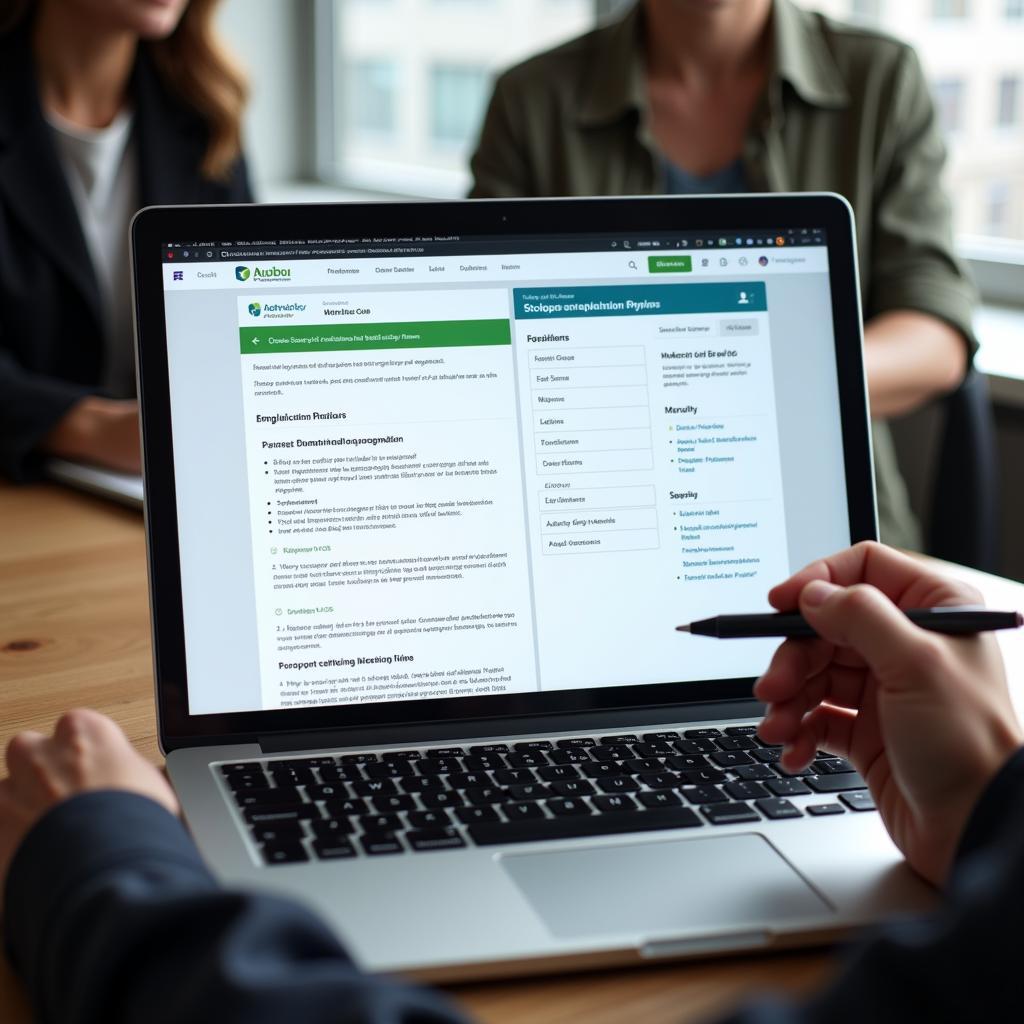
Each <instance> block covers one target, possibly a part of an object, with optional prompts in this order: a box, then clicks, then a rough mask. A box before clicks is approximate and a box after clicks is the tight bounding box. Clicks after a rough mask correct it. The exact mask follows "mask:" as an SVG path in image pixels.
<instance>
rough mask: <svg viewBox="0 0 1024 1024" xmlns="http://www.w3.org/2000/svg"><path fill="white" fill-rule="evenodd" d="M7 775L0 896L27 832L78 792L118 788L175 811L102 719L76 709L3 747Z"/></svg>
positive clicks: (159, 776)
mask: <svg viewBox="0 0 1024 1024" xmlns="http://www.w3.org/2000/svg"><path fill="white" fill-rule="evenodd" d="M7 772H8V777H7V778H5V779H3V780H0V892H2V891H3V882H4V880H5V879H6V877H7V869H8V868H9V867H10V864H11V858H12V857H13V856H14V851H15V850H16V849H17V848H18V845H19V844H20V843H21V841H22V839H24V838H25V836H26V835H27V833H28V831H29V829H30V828H31V827H32V826H33V825H34V824H35V823H36V822H37V821H38V820H39V819H40V818H41V817H42V816H43V815H44V814H45V813H46V812H47V811H48V810H49V809H50V808H51V807H53V806H54V805H55V804H58V803H60V802H61V801H62V800H66V799H67V798H68V797H72V796H75V795H76V794H78V793H86V792H88V791H90V790H97V789H123V790H128V791H130V792H132V793H141V794H142V795H143V796H148V797H149V798H150V799H151V800H155V801H156V802H157V803H158V804H161V805H162V806H164V807H166V808H167V809H168V810H169V811H170V812H171V813H172V814H177V813H178V812H179V807H178V798H177V797H176V796H175V795H174V790H173V789H171V787H170V784H169V783H168V781H167V779H166V778H165V777H164V775H163V773H162V772H161V771H160V769H159V768H157V767H156V766H154V765H152V764H150V763H149V762H148V761H147V760H146V759H145V758H144V757H143V756H142V755H141V754H140V753H139V752H138V751H137V750H136V749H135V748H134V747H133V746H132V745H131V743H129V742H128V737H127V736H125V734H124V733H123V732H122V731H121V730H120V728H119V727H118V726H117V725H115V724H114V723H113V722H112V721H111V720H110V719H109V718H107V717H106V716H105V715H101V714H99V712H97V711H89V710H86V709H80V710H75V711H69V712H68V713H67V714H65V715H62V716H61V717H60V718H59V719H58V720H57V724H56V726H55V727H54V730H53V736H52V737H47V736H43V735H42V733H38V732H22V733H19V734H18V735H17V736H15V737H14V739H12V740H11V742H10V743H9V744H8V745H7Z"/></svg>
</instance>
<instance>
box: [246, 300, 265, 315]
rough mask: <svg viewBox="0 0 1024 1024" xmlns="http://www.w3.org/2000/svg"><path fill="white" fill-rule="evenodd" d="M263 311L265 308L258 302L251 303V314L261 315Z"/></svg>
mask: <svg viewBox="0 0 1024 1024" xmlns="http://www.w3.org/2000/svg"><path fill="white" fill-rule="evenodd" d="M262 311H263V309H262V307H261V306H260V304H259V303H258V302H250V303H249V316H259V315H260V313H261V312H262Z"/></svg>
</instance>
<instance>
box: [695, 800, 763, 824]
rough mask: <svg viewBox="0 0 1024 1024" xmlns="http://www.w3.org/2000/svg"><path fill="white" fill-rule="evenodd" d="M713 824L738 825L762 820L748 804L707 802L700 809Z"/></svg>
mask: <svg viewBox="0 0 1024 1024" xmlns="http://www.w3.org/2000/svg"><path fill="white" fill-rule="evenodd" d="M700 812H701V814H703V815H704V817H706V818H707V819H708V821H710V822H711V824H712V825H738V824H740V823H741V822H745V821H760V820H761V816H760V815H759V814H758V813H757V811H755V810H754V809H753V808H752V807H749V806H748V805H747V804H733V803H729V804H705V805H704V806H703V807H701V809H700Z"/></svg>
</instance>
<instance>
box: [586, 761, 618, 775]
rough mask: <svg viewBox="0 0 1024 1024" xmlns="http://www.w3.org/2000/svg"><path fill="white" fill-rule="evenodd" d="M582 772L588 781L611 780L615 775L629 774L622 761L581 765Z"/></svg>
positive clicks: (592, 762) (594, 762)
mask: <svg viewBox="0 0 1024 1024" xmlns="http://www.w3.org/2000/svg"><path fill="white" fill-rule="evenodd" d="M580 771H581V772H583V774H584V775H586V777H587V778H588V779H610V778H611V777H612V776H614V775H628V774H629V772H628V770H627V769H626V768H625V766H624V765H623V763H622V762H621V761H591V762H590V764H582V765H580Z"/></svg>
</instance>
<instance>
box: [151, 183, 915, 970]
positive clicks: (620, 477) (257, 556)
mask: <svg viewBox="0 0 1024 1024" xmlns="http://www.w3.org/2000/svg"><path fill="white" fill-rule="evenodd" d="M133 259H134V268H135V285H136V313H137V328H138V367H139V392H140V396H141V402H142V419H143V428H144V438H143V440H144V457H145V480H146V502H145V505H146V508H145V511H146V521H147V534H148V541H149V555H150V573H151V586H152V607H153V638H154V655H155V669H156V698H157V705H158V711H159V727H160V740H161V744H162V747H163V749H164V750H165V751H166V753H167V755H168V766H169V770H170V775H171V779H172V782H173V784H174V786H175V788H176V790H177V792H178V794H179V796H180V798H181V801H182V805H183V808H184V812H185V817H186V819H187V822H188V825H189V827H190V829H191V830H192V832H193V834H194V836H195V838H196V841H197V842H198V844H199V847H200V849H201V850H202V853H203V854H204V856H205V857H206V858H207V860H208V861H209V863H210V865H211V866H212V868H213V870H214V871H215V872H216V874H217V875H218V876H219V877H220V878H221V879H222V880H223V882H224V883H225V884H226V885H232V886H245V887H256V888H260V889H265V890H268V891H274V892H278V893H284V894H286V895H290V896H293V897H295V898H296V899H298V900H300V901H302V902H304V903H306V904H307V905H309V906H310V907H312V908H313V909H314V910H316V911H317V912H318V913H319V914H321V915H323V916H324V917H325V918H326V919H327V920H328V921H329V922H330V924H331V925H332V926H333V928H334V929H336V931H337V933H338V935H339V936H340V938H341V939H342V941H343V942H344V943H345V944H346V946H347V947H348V948H349V949H350V950H351V952H352V954H353V956H354V957H355V958H356V960H357V961H358V962H359V963H360V964H362V965H363V966H364V967H366V968H367V969H369V970H374V971H399V972H403V973H408V974H414V975H418V976H420V977H425V978H433V979H456V978H470V977H482V976H488V975H499V974H509V973H515V972H530V971H544V970H562V969H565V968H570V967H587V966H589V967H593V966H597V965H607V964H613V963H631V962H637V961H660V960H663V959H666V958H673V957H687V956H696V955H706V954H708V953H718V952H731V951H739V950H744V951H746V950H752V949H766V948H773V947H782V946H793V945H797V944H802V943H809V942H819V941H823V940H828V939H832V938H833V937H835V936H837V935H840V934H841V933H843V932H844V931H846V930H848V929H850V928H851V927H854V926H856V925H858V924H861V923H862V922H865V921H870V920H872V919H874V918H876V917H877V916H879V915H881V914H887V913H892V912H900V911H911V910H915V909H919V908H921V907H923V906H925V905H926V904H927V903H928V902H929V899H930V894H929V891H928V890H927V888H926V887H925V886H924V885H923V884H921V883H919V882H918V881H917V880H916V879H915V878H914V876H912V874H911V873H910V871H909V870H908V869H907V868H906V867H905V866H904V865H903V863H902V861H901V858H900V856H899V854H898V852H897V850H896V849H895V847H894V846H893V845H892V843H891V842H890V841H889V839H888V838H887V836H886V833H885V831H884V829H883V827H882V825H881V822H880V820H879V817H878V814H877V813H876V812H875V811H874V809H873V806H872V803H871V799H870V796H869V794H868V793H867V791H866V789H865V788H864V782H863V780H862V779H861V778H860V777H859V776H858V775H857V774H856V773H855V772H854V771H853V770H852V768H851V766H850V765H849V764H848V763H847V762H845V761H843V760H841V759H839V758H834V757H830V756H828V755H826V754H824V753H820V754H819V757H818V759H817V760H816V761H815V762H814V764H813V765H812V766H811V768H810V769H808V771H807V772H805V773H802V774H801V775H799V776H795V777H794V776H791V775H789V774H787V773H785V772H783V771H781V770H780V769H779V767H778V755H779V751H778V749H775V748H772V747H768V746H765V745H764V744H763V743H762V742H761V741H760V740H759V739H758V737H757V736H756V733H755V728H754V727H755V724H756V722H757V721H758V714H759V708H758V706H757V705H756V704H755V703H754V702H753V701H752V698H751V684H752V681H753V680H754V679H755V678H756V677H757V676H758V674H759V673H760V672H761V671H762V670H763V669H764V668H765V666H766V665H767V663H768V660H769V658H770V656H771V654H772V651H773V643H772V642H770V641H761V640H745V641H718V640H712V639H707V638H704V637H699V636H686V635H683V634H681V633H678V632H676V631H675V629H674V627H675V626H676V625H677V624H679V623H685V622H689V621H691V620H694V619H697V618H701V617H705V616H709V615H713V614H716V613H729V612H744V611H759V610H765V609H767V604H766V598H765V595H766V593H767V591H768V589H769V587H770V586H771V585H772V584H774V583H776V582H777V581H779V580H781V579H783V578H785V577H786V576H788V575H789V574H790V573H791V572H792V571H793V570H795V569H797V568H798V567H800V566H802V565H803V564H805V563H806V562H808V561H809V560H811V559H814V558H816V557H818V556H821V555H824V554H827V553H829V552H832V551H834V550H837V549H839V548H842V547H844V546H845V545H847V544H849V543H850V542H851V541H855V540H858V539H862V538H868V537H873V536H874V535H875V513H874V499H873V490H872V482H871V455H870V445H869V433H868V417H867V410H866V398H865V387H864V372H863V365H862V357H861V334H860V310H859V302H858V296H857V278H856V266H855V255H854V243H853V226H852V218H851V213H850V210H849V207H848V206H847V205H846V203H845V202H844V201H843V200H842V199H840V198H839V197H836V196H831V195H800V196H794V195H787V196H729V197H702V198H655V199H605V200H597V199H595V200H590V199H587V200H548V201H532V200H530V201H509V202H476V203H469V202H466V203H437V204H394V205H391V204H374V205H338V206H327V205H324V206H288V207H218V208H210V207H207V208H200V207H197V208H176V209H166V208H162V209H150V210H147V211H144V212H143V213H141V214H140V215H139V217H138V218H137V219H136V221H135V223H134V228H133Z"/></svg>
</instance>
